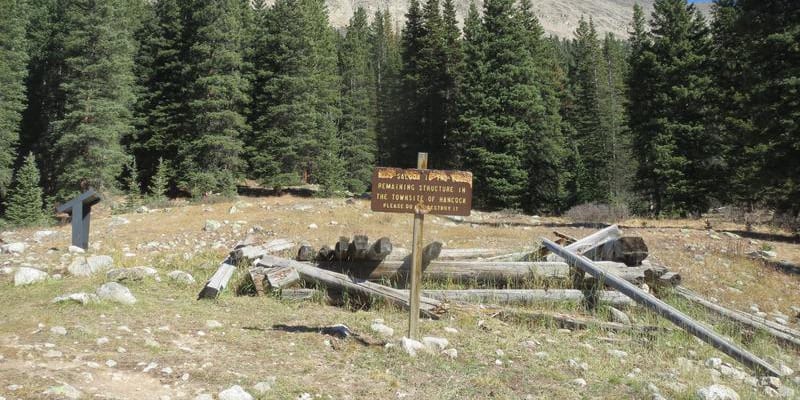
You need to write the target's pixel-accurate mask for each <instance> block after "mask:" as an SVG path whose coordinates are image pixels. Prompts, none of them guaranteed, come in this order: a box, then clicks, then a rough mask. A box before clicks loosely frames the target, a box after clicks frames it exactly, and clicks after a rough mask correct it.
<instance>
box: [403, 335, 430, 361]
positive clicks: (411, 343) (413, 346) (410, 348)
mask: <svg viewBox="0 0 800 400" xmlns="http://www.w3.org/2000/svg"><path fill="white" fill-rule="evenodd" d="M400 346H401V347H402V348H403V350H404V351H405V352H406V353H408V355H410V356H411V357H414V356H416V355H417V351H419V350H423V349H424V348H425V345H424V344H422V343H420V342H418V341H416V340H414V339H409V338H407V337H403V338H402V339H400Z"/></svg>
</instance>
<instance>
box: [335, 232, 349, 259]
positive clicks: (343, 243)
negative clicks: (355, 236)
mask: <svg viewBox="0 0 800 400" xmlns="http://www.w3.org/2000/svg"><path fill="white" fill-rule="evenodd" d="M349 248H350V239H348V238H347V237H346V236H340V237H339V241H338V242H336V245H335V246H334V247H333V254H334V259H336V260H337V261H346V260H347V250H348V249H349Z"/></svg>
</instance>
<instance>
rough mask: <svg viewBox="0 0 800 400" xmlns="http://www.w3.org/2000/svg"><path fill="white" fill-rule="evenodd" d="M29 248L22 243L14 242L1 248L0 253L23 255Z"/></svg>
mask: <svg viewBox="0 0 800 400" xmlns="http://www.w3.org/2000/svg"><path fill="white" fill-rule="evenodd" d="M27 248H28V245H26V244H25V243H22V242H14V243H9V244H4V245H2V246H0V250H1V251H0V253H9V254H21V253H23V252H24V251H25V249H27Z"/></svg>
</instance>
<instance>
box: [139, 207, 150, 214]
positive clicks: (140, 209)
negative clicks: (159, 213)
mask: <svg viewBox="0 0 800 400" xmlns="http://www.w3.org/2000/svg"><path fill="white" fill-rule="evenodd" d="M149 212H150V209H149V208H148V207H147V206H141V207H139V208H137V209H136V213H137V214H147V213H149Z"/></svg>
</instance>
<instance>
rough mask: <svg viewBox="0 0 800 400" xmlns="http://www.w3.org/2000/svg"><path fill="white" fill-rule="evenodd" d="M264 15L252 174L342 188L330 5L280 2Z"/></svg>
mask: <svg viewBox="0 0 800 400" xmlns="http://www.w3.org/2000/svg"><path fill="white" fill-rule="evenodd" d="M263 18H264V22H262V23H261V25H262V26H263V27H264V31H263V32H262V33H261V34H260V36H259V39H258V41H257V44H256V50H257V53H256V54H255V55H254V59H255V60H256V62H255V63H254V64H255V65H257V66H259V71H258V72H257V74H256V77H255V83H254V86H253V99H254V103H253V105H252V107H251V109H252V110H253V111H254V114H252V115H251V121H252V126H253V134H252V136H251V140H250V147H249V151H250V154H251V156H250V161H251V165H250V166H251V174H253V176H254V177H255V178H256V179H258V180H259V181H261V182H263V183H265V184H268V185H272V186H286V185H289V184H296V183H301V182H302V183H317V184H321V185H322V186H323V188H324V189H325V190H326V191H328V192H333V191H335V190H338V189H340V188H341V185H342V183H343V182H342V179H341V177H342V176H343V175H344V165H343V163H342V160H341V159H340V158H339V155H340V142H339V140H338V138H337V129H336V124H337V121H338V120H339V118H340V115H341V111H340V109H339V91H340V88H341V86H340V85H341V82H340V78H339V76H338V71H337V59H336V41H335V38H336V36H335V35H336V33H335V32H334V31H333V30H332V29H331V27H330V26H329V24H328V16H327V10H326V8H325V4H324V2H323V1H322V0H279V1H276V3H275V5H274V6H273V8H272V9H270V10H268V11H267V12H265V13H264V14H263ZM256 111H257V112H258V113H257V114H256V113H255V112H256Z"/></svg>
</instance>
